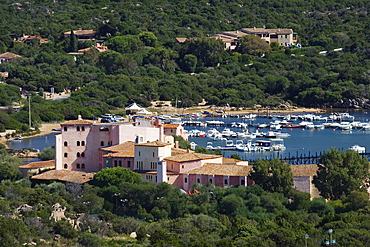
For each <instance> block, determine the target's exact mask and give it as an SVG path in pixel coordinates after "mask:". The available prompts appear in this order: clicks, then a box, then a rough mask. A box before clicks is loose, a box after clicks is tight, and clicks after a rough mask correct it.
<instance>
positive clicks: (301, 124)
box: [299, 121, 313, 128]
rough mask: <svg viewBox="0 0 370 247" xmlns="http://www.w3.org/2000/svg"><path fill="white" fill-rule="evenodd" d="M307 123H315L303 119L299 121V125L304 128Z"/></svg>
mask: <svg viewBox="0 0 370 247" xmlns="http://www.w3.org/2000/svg"><path fill="white" fill-rule="evenodd" d="M307 125H313V122H307V121H302V122H300V123H299V126H300V127H302V128H305V127H306V126H307Z"/></svg>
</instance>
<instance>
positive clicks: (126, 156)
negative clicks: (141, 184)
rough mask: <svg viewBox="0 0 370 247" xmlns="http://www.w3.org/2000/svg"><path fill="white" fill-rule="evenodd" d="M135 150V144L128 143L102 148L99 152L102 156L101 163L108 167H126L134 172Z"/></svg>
mask: <svg viewBox="0 0 370 247" xmlns="http://www.w3.org/2000/svg"><path fill="white" fill-rule="evenodd" d="M134 150H135V142H133V141H127V142H124V143H122V144H118V145H115V146H110V147H106V148H100V150H99V152H101V153H102V154H101V155H99V156H102V159H103V160H101V161H100V163H102V164H103V166H104V168H106V167H118V166H120V167H124V168H128V169H130V170H134V156H135V155H134Z"/></svg>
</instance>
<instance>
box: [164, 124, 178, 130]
mask: <svg viewBox="0 0 370 247" xmlns="http://www.w3.org/2000/svg"><path fill="white" fill-rule="evenodd" d="M179 126H180V124H163V128H165V129H177V127H179Z"/></svg>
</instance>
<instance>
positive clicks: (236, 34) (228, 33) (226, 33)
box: [221, 31, 247, 38]
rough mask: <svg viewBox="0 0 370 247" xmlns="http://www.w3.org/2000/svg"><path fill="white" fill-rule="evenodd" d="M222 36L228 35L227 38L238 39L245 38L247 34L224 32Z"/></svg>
mask: <svg viewBox="0 0 370 247" xmlns="http://www.w3.org/2000/svg"><path fill="white" fill-rule="evenodd" d="M221 35H226V36H230V37H233V38H236V37H243V36H245V35H247V34H246V33H243V32H239V31H227V32H223V33H222V34H221Z"/></svg>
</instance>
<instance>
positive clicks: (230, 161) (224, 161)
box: [222, 157, 245, 164]
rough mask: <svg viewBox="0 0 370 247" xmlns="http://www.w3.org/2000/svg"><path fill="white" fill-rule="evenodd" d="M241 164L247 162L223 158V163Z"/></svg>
mask: <svg viewBox="0 0 370 247" xmlns="http://www.w3.org/2000/svg"><path fill="white" fill-rule="evenodd" d="M239 162H245V161H242V160H237V159H233V158H225V157H222V163H224V164H225V163H228V164H233V163H234V164H236V163H239Z"/></svg>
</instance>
